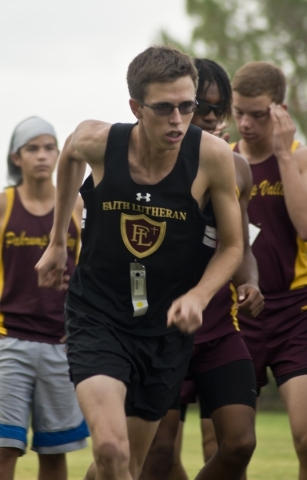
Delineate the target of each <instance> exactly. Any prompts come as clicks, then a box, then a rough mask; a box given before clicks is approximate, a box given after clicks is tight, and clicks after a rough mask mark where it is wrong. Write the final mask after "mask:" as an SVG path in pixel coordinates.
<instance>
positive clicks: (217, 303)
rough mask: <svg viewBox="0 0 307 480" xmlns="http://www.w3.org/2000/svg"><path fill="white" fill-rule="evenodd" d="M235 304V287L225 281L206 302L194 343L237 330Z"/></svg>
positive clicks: (207, 340)
mask: <svg viewBox="0 0 307 480" xmlns="http://www.w3.org/2000/svg"><path fill="white" fill-rule="evenodd" d="M236 304H237V291H236V288H235V287H234V285H233V284H232V283H227V285H225V286H224V287H223V288H221V290H219V291H218V293H216V294H215V295H214V297H213V298H212V299H211V301H210V302H209V303H208V306H207V308H206V309H205V311H204V313H203V323H202V326H201V327H200V329H199V330H197V331H196V332H195V339H194V344H195V345H197V344H199V343H204V342H209V341H210V340H213V339H215V338H219V337H223V336H224V335H227V334H229V333H233V332H235V331H237V330H239V324H238V319H237V308H236Z"/></svg>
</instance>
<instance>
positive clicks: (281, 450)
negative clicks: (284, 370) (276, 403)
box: [15, 408, 297, 480]
mask: <svg viewBox="0 0 307 480" xmlns="http://www.w3.org/2000/svg"><path fill="white" fill-rule="evenodd" d="M257 442H258V445H257V449H256V451H255V453H254V456H253V458H252V461H251V463H250V466H249V469H248V479H249V480H295V479H296V478H297V459H296V456H295V453H294V450H293V446H292V440H291V434H290V430H289V424H288V419H287V416H286V414H285V413H282V412H276V413H271V412H259V413H258V415H257ZM91 460H92V453H91V448H90V446H89V447H88V448H86V449H84V450H81V451H78V452H73V453H70V454H68V465H69V480H82V479H83V476H84V473H85V471H86V468H87V467H88V465H89V464H90V462H91ZM183 463H184V465H185V467H186V470H187V472H188V475H189V478H190V479H191V480H193V479H194V477H195V475H196V473H197V472H198V470H199V468H200V467H201V465H202V457H201V448H200V429H199V419H198V412H197V410H196V409H195V408H190V411H189V412H188V417H187V421H186V425H185V433H184V445H183ZM36 472H37V459H36V454H35V453H33V452H31V451H29V452H28V453H27V455H25V456H23V457H22V458H20V459H19V461H18V464H17V469H16V475H15V480H36V478H37V477H36ZM55 480H56V479H55ZM161 480H163V479H161ZM221 480H222V479H221Z"/></svg>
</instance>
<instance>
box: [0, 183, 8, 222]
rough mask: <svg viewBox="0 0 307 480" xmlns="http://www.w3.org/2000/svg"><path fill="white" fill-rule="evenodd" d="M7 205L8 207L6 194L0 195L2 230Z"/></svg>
mask: <svg viewBox="0 0 307 480" xmlns="http://www.w3.org/2000/svg"><path fill="white" fill-rule="evenodd" d="M6 205H7V199H6V195H5V192H1V193H0V229H1V228H2V223H3V220H4V215H5V210H6Z"/></svg>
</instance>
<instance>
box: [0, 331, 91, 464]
mask: <svg viewBox="0 0 307 480" xmlns="http://www.w3.org/2000/svg"><path fill="white" fill-rule="evenodd" d="M30 419H31V421H32V430H33V441H32V447H31V448H32V450H34V451H36V452H38V453H42V454H56V453H65V452H70V451H73V450H79V449H80V448H84V447H86V445H87V443H86V440H85V439H86V437H87V436H88V435H89V434H88V429H87V426H86V424H85V421H84V418H83V415H82V413H81V410H80V408H79V405H78V401H77V397H76V394H75V390H74V386H73V384H72V383H71V381H70V378H69V374H68V363H67V357H66V352H65V345H63V344H60V345H50V344H47V343H39V342H30V341H28V340H19V339H17V338H12V337H4V338H0V447H14V448H19V449H20V450H22V451H23V452H24V451H25V449H26V446H27V431H28V427H29V423H30Z"/></svg>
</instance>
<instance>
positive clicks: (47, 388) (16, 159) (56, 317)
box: [0, 117, 88, 480]
mask: <svg viewBox="0 0 307 480" xmlns="http://www.w3.org/2000/svg"><path fill="white" fill-rule="evenodd" d="M58 153H59V152H58V146H57V140H56V134H55V131H54V128H53V126H52V125H50V123H48V122H46V121H45V120H44V119H42V118H39V117H31V118H28V119H26V120H24V121H23V122H21V123H20V124H19V125H17V127H16V128H15V130H14V132H13V135H12V140H11V144H10V148H9V154H8V179H9V180H10V183H13V184H14V186H11V187H9V188H7V189H6V190H5V191H4V192H3V193H1V194H0V478H1V480H12V479H13V478H14V470H15V465H16V462H17V459H18V457H19V456H20V455H23V453H24V452H25V449H26V445H27V431H28V427H29V421H30V418H31V422H32V430H33V434H34V436H33V442H32V449H33V450H35V451H36V452H37V453H38V460H39V472H38V478H39V479H40V480H54V479H57V480H66V479H67V466H66V458H65V453H66V452H70V451H72V450H78V449H80V448H83V447H85V446H86V441H85V437H87V436H88V431H87V428H86V425H85V422H84V420H83V416H82V413H81V410H80V408H79V405H78V401H77V397H76V394H75V391H74V388H73V385H72V383H71V381H70V378H69V374H68V363H67V357H66V352H65V347H64V344H63V337H64V292H55V291H51V290H42V289H40V288H38V286H37V275H36V272H35V270H34V267H35V265H36V263H37V262H38V260H39V259H40V257H41V255H42V252H43V251H44V249H45V248H46V247H47V244H48V241H49V232H50V230H51V227H52V221H53V212H54V202H55V187H54V186H53V184H52V173H53V170H54V168H55V165H56V162H57V158H58ZM80 204H81V205H82V201H81V199H80V201H79V202H78V206H77V208H76V210H75V212H74V214H73V220H72V221H71V222H70V223H69V230H68V234H67V236H66V238H65V249H66V245H67V251H68V262H67V272H68V273H69V274H71V273H72V272H73V270H74V267H75V264H76V260H77V257H78V253H79V244H80V228H79V225H80V221H81V211H82V206H81V205H80Z"/></svg>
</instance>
